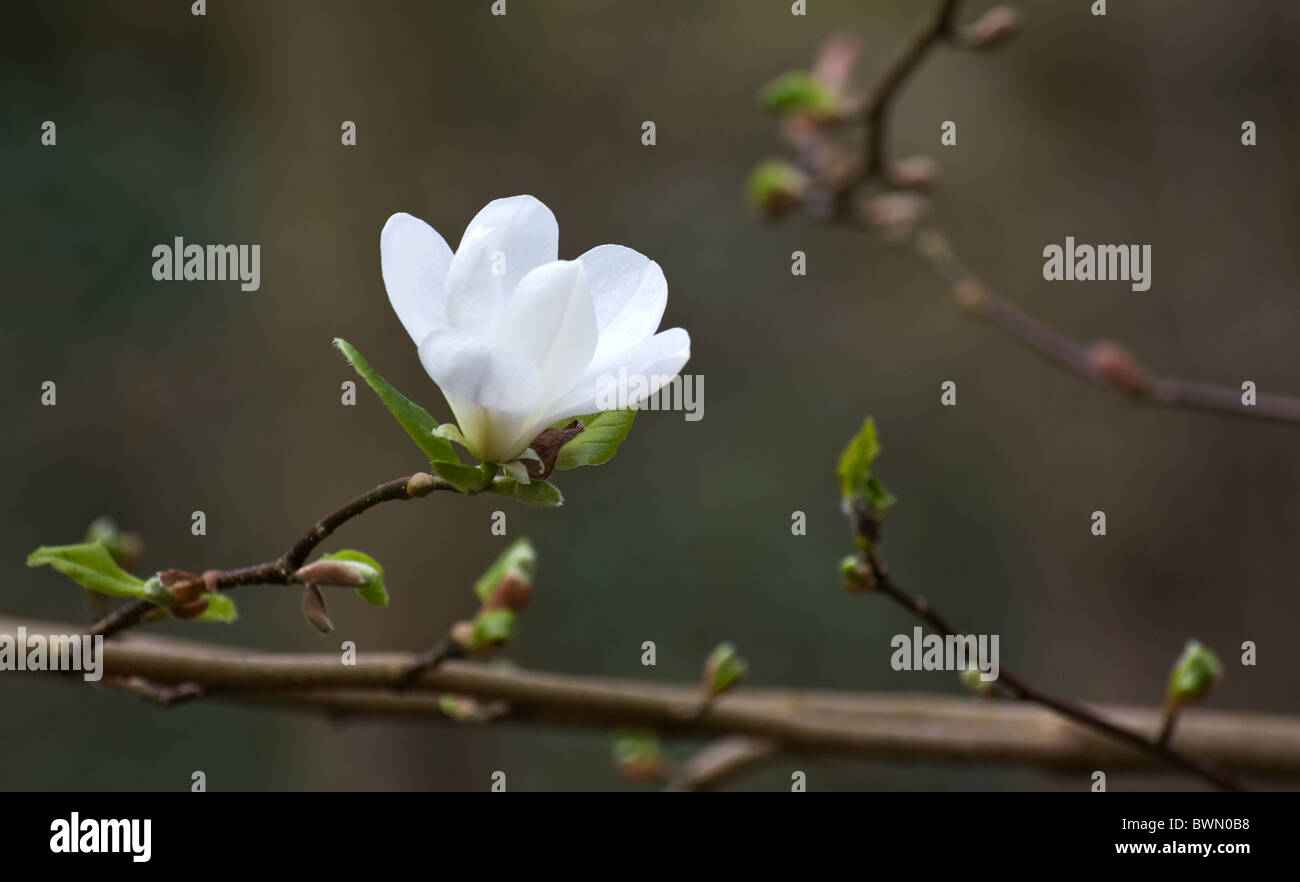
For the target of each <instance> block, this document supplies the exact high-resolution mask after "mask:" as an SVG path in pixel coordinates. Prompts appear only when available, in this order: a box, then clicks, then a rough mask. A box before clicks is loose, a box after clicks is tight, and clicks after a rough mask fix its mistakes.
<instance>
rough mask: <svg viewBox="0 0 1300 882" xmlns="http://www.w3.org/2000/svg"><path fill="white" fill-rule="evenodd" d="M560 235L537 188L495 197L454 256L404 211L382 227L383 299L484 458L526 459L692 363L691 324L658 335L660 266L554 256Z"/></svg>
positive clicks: (607, 253)
mask: <svg viewBox="0 0 1300 882" xmlns="http://www.w3.org/2000/svg"><path fill="white" fill-rule="evenodd" d="M558 242H559V227H558V225H557V224H556V222H555V216H554V215H553V214H551V210H550V209H549V208H547V207H546V206H545V205H543V204H542V203H541V202H539V201H538V200H537V199H534V198H533V197H532V196H512V197H510V198H507V199H495V200H493V201H492V202H489V203H488V204H487V205H486V206H484V208H483V210H482V211H480V212H479V213H478V214H477V215H475V216H474V219H473V220H472V221H470V223H469V226H468V227H467V228H466V229H465V235H464V236H462V237H461V240H460V247H459V248H457V249H456V253H455V254H452V251H451V249H450V248H448V247H447V243H446V242H445V241H444V240H443V238H442V237H441V236H439V235H438V233H437V232H436V231H435V230H434V229H433V228H432V227H430V226H429V225H428V224H426V223H425V222H424V221H422V220H419V219H418V218H415V217H412V216H411V215H409V214H395V215H393V216H392V217H390V218H389V219H388V223H386V224H385V225H384V231H383V233H382V234H381V235H380V251H381V254H382V260H383V270H384V286H385V287H386V288H387V289H388V299H389V300H390V301H391V302H392V304H393V309H394V310H395V311H396V312H397V317H398V318H399V319H401V321H402V325H403V326H405V328H406V331H407V333H408V334H410V335H411V339H412V340H414V341H415V343H416V345H417V346H418V347H419V351H420V362H421V364H423V365H424V369H425V371H427V372H428V374H429V376H430V377H432V378H433V381H434V382H435V383H437V384H438V386H439V387H440V388H441V389H442V392H443V395H445V396H446V398H447V404H448V405H450V406H451V410H452V413H454V414H455V416H456V422H457V423H458V424H459V426H460V430H461V433H462V434H463V435H464V437H465V441H466V443H467V446H468V447H469V448H470V450H471V452H472V453H474V455H476V456H478V457H479V458H480V459H483V460H486V461H488V462H496V463H507V462H510V461H512V460H514V459H516V458H518V457H519V455H520V454H521V453H523V452H524V450H525V449H526V448H527V447H528V444H529V442H531V441H532V440H533V439H534V438H535V437H537V435H538V434H539V433H540V432H541V431H542V430H543V429H545V428H546V427H547V426H549V425H550V424H552V423H554V422H557V421H559V420H561V419H564V418H566V417H572V416H578V415H579V414H588V413H595V412H597V411H600V410H606V409H608V407H602V406H601V405H602V404H606V403H608V402H610V401H618V402H620V403H621V404H622V405H623V406H632V405H634V404H636V403H637V402H638V401H639V400H644V399H645V398H647V397H649V396H650V395H653V394H654V393H655V392H656V391H657V390H658V389H659V388H660V387H661V386H663V385H664V384H665V383H667V382H669V381H671V380H672V378H673V377H675V376H676V375H677V374H678V372H679V371H681V369H682V366H683V365H685V364H686V360H687V359H688V358H689V357H690V351H691V339H690V336H689V335H688V334H687V333H686V331H684V330H682V329H681V328H673V329H671V330H668V331H662V332H660V333H655V331H656V329H657V328H658V327H659V321H660V319H661V318H663V314H664V306H665V305H666V304H667V302H668V283H667V281H666V280H665V279H664V274H663V271H662V270H660V269H659V265H658V264H657V263H655V262H654V261H652V260H650V259H649V258H647V257H646V256H645V255H642V254H639V253H637V252H636V251H633V250H632V249H631V248H624V247H623V246H622V245H600V246H598V247H596V248H593V249H591V250H590V251H588V252H586V253H585V254H583V255H582V256H581V257H579V258H578V259H577V260H557V259H556V255H557V251H558ZM611 378H613V379H612V380H611ZM629 379H632V380H634V382H632V383H631V384H630V386H631V388H621V387H626V386H628V385H629ZM598 399H599V401H598Z"/></svg>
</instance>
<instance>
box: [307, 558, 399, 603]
mask: <svg viewBox="0 0 1300 882" xmlns="http://www.w3.org/2000/svg"><path fill="white" fill-rule="evenodd" d="M320 559H321V560H352V561H356V562H357V563H363V564H365V565H366V566H369V567H374V569H375V572H377V573H378V574H379V575H377V576H375V579H374V581H373V582H371V583H370V584H369V585H362V586H361V587H360V588H358V589H356V590H357V596H358V597H360V598H361V599H363V600H368V601H370V602H371V603H373V604H374V605H375V606H388V591H387V590H386V589H385V588H384V568H383V567H382V566H380V565H379V561H377V560H375V559H374V558H373V557H371V556H370V555H368V554H366V553H365V552H364V551H353V550H351V549H345V550H343V551H336V552H334V553H333V554H322V555H321V556H320Z"/></svg>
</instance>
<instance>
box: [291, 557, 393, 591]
mask: <svg viewBox="0 0 1300 882" xmlns="http://www.w3.org/2000/svg"><path fill="white" fill-rule="evenodd" d="M378 576H379V571H378V570H377V569H375V568H374V567H372V566H370V565H369V564H365V563H361V562H360V561H356V560H339V559H324V558H322V559H321V560H318V561H316V562H314V563H309V564H307V566H305V567H302V568H301V569H299V570H298V572H296V573H294V574H293V578H294V579H295V580H296V581H299V582H307V583H310V584H312V585H337V586H339V587H342V588H364V587H365V586H367V585H370V584H372V583H373V582H374V581H375V579H376V578H378Z"/></svg>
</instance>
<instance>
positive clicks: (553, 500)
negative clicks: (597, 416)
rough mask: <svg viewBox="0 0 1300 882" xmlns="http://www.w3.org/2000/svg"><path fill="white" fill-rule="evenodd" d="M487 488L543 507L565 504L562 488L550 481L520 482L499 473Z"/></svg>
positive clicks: (492, 491) (491, 491)
mask: <svg viewBox="0 0 1300 882" xmlns="http://www.w3.org/2000/svg"><path fill="white" fill-rule="evenodd" d="M579 437H581V436H579ZM487 489H488V492H490V493H499V494H500V495H502V496H509V497H510V498H511V499H518V500H519V501H520V502H523V503H526V504H528V505H537V506H541V507H543V508H553V507H555V506H557V505H563V504H564V496H563V494H561V493H560V488H559V487H556V486H555V485H554V484H552V483H550V482H549V481H533V482H532V483H530V484H520V483H519V482H518V481H516V480H515V479H514V478H507V477H505V476H504V475H499V476H497V477H496V478H494V479H493V481H492V485H491V486H490V487H488V488H487Z"/></svg>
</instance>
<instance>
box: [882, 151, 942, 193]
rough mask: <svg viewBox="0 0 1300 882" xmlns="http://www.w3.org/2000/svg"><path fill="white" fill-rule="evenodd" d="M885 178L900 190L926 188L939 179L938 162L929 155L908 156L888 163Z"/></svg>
mask: <svg viewBox="0 0 1300 882" xmlns="http://www.w3.org/2000/svg"><path fill="white" fill-rule="evenodd" d="M885 178H886V179H887V180H888V181H889V184H890V186H891V187H897V188H898V189H900V190H928V189H930V188H931V187H933V186H934V182H935V181H937V180H938V179H939V163H938V162H936V161H935V160H934V159H933V158H932V157H929V156H909V157H907V158H906V159H900V160H898V161H897V162H892V163H890V164H889V167H888V168H887V169H886V171H885Z"/></svg>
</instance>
